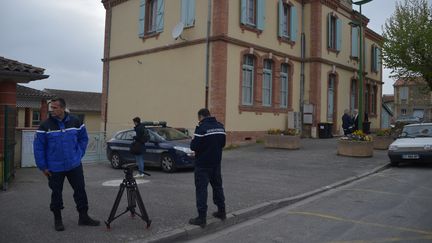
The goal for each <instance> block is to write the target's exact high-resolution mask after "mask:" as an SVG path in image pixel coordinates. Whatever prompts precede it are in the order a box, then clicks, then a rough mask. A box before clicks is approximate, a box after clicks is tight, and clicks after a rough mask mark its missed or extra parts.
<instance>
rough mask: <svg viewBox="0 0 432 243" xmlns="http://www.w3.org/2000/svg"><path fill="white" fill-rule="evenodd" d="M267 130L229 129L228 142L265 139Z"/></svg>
mask: <svg viewBox="0 0 432 243" xmlns="http://www.w3.org/2000/svg"><path fill="white" fill-rule="evenodd" d="M266 133H267V132H266V131H242V132H240V131H227V137H226V144H227V145H229V144H242V143H255V142H256V141H257V140H260V139H263V137H264V135H265V134H266Z"/></svg>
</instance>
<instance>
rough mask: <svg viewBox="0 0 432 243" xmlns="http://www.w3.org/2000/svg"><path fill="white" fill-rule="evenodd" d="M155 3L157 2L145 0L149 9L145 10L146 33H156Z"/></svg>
mask: <svg viewBox="0 0 432 243" xmlns="http://www.w3.org/2000/svg"><path fill="white" fill-rule="evenodd" d="M157 1H158V0H147V4H148V6H149V8H148V9H147V19H146V23H147V26H146V33H152V32H155V31H156V22H157V10H158V9H157V6H158V4H157Z"/></svg>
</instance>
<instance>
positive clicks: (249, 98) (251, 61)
mask: <svg viewBox="0 0 432 243" xmlns="http://www.w3.org/2000/svg"><path fill="white" fill-rule="evenodd" d="M254 77H255V58H254V56H252V55H245V56H244V57H243V80H242V104H243V105H252V104H253V86H254Z"/></svg>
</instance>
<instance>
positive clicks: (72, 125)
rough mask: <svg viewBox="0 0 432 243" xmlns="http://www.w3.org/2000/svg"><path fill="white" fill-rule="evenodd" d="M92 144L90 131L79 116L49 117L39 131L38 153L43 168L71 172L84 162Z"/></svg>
mask: <svg viewBox="0 0 432 243" xmlns="http://www.w3.org/2000/svg"><path fill="white" fill-rule="evenodd" d="M87 144H88V135H87V130H86V128H85V126H84V124H83V123H82V122H80V121H79V120H78V119H77V118H76V117H74V116H71V115H69V114H68V113H66V116H65V118H64V119H63V120H59V119H57V118H54V117H51V116H50V117H49V118H48V119H47V120H45V121H44V122H42V124H41V125H40V126H39V128H38V130H37V131H36V136H35V140H34V142H33V150H34V156H35V160H36V164H37V167H38V168H39V169H40V170H42V171H43V170H45V169H48V170H49V171H52V172H62V171H69V170H72V169H74V168H76V167H78V166H79V165H80V164H81V159H82V157H83V156H84V154H85V151H86V148H87Z"/></svg>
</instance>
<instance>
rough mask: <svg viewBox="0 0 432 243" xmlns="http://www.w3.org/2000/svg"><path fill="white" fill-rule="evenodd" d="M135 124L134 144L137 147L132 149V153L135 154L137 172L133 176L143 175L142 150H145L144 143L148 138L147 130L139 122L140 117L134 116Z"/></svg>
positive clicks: (139, 176)
mask: <svg viewBox="0 0 432 243" xmlns="http://www.w3.org/2000/svg"><path fill="white" fill-rule="evenodd" d="M132 121H133V123H134V125H135V127H134V130H135V133H136V135H135V137H134V138H133V139H134V143H135V144H134V145H133V146H136V147H137V148H135V149H134V151H133V154H134V155H135V161H136V163H137V164H138V170H139V171H138V174H136V175H135V176H134V177H135V178H141V177H144V152H145V143H146V142H147V141H148V140H149V138H150V136H149V132H148V131H147V129H146V128H145V126H144V124H142V123H141V118H139V117H135V118H134V119H133V120H132Z"/></svg>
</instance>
